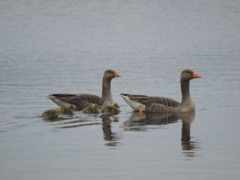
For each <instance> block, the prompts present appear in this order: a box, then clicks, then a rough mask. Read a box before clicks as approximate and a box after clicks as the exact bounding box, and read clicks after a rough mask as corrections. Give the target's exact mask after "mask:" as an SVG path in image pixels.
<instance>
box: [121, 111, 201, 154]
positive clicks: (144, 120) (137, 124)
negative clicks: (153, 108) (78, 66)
mask: <svg viewBox="0 0 240 180" xmlns="http://www.w3.org/2000/svg"><path fill="white" fill-rule="evenodd" d="M194 118H195V112H194V111H193V112H187V113H161V114H157V113H155V114H154V113H145V114H142V115H141V114H139V113H138V112H136V113H133V114H132V116H131V117H130V118H129V120H128V121H125V122H124V123H123V125H124V130H125V131H146V130H148V129H149V126H148V125H167V124H170V123H176V122H177V121H178V120H179V119H181V120H182V133H181V146H182V152H183V154H184V155H186V156H187V157H195V156H196V155H195V150H196V149H199V146H198V144H197V143H196V142H195V141H192V140H191V136H190V129H191V123H192V122H193V121H194Z"/></svg>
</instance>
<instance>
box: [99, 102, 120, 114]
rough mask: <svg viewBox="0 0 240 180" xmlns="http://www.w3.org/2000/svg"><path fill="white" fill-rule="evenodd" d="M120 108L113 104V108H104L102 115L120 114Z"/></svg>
mask: <svg viewBox="0 0 240 180" xmlns="http://www.w3.org/2000/svg"><path fill="white" fill-rule="evenodd" d="M119 108H120V107H119V106H118V104H117V103H113V104H112V105H111V106H106V107H104V108H103V109H102V113H112V114H118V113H119V112H120V110H119Z"/></svg>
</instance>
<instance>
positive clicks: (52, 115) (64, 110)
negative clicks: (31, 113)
mask: <svg viewBox="0 0 240 180" xmlns="http://www.w3.org/2000/svg"><path fill="white" fill-rule="evenodd" d="M74 111H75V106H73V105H69V106H67V107H58V108H57V109H50V110H47V111H45V112H43V113H42V117H44V118H48V119H58V115H59V114H74Z"/></svg>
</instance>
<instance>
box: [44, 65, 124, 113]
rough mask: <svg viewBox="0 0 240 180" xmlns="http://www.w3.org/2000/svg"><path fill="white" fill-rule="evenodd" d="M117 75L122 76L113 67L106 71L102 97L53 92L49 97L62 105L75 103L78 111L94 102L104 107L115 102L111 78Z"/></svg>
mask: <svg viewBox="0 0 240 180" xmlns="http://www.w3.org/2000/svg"><path fill="white" fill-rule="evenodd" d="M115 77H122V76H121V75H120V74H118V73H116V72H115V71H114V70H111V69H108V70H106V71H105V72H104V74H103V79H102V96H101V97H99V96H96V95H92V94H51V95H49V96H48V98H49V99H51V100H52V101H53V102H54V103H56V104H57V105H59V106H61V107H66V106H68V105H74V106H75V109H76V110H78V111H81V110H83V109H84V108H86V107H91V106H92V105H93V104H97V105H98V106H99V107H100V108H101V109H102V108H104V107H106V106H111V105H112V104H113V103H114V101H113V98H112V93H111V80H112V79H113V78H115Z"/></svg>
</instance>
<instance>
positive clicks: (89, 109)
mask: <svg viewBox="0 0 240 180" xmlns="http://www.w3.org/2000/svg"><path fill="white" fill-rule="evenodd" d="M82 111H83V113H87V114H98V113H99V106H98V105H97V104H92V105H91V106H87V107H85V108H84V109H83V110H82Z"/></svg>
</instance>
